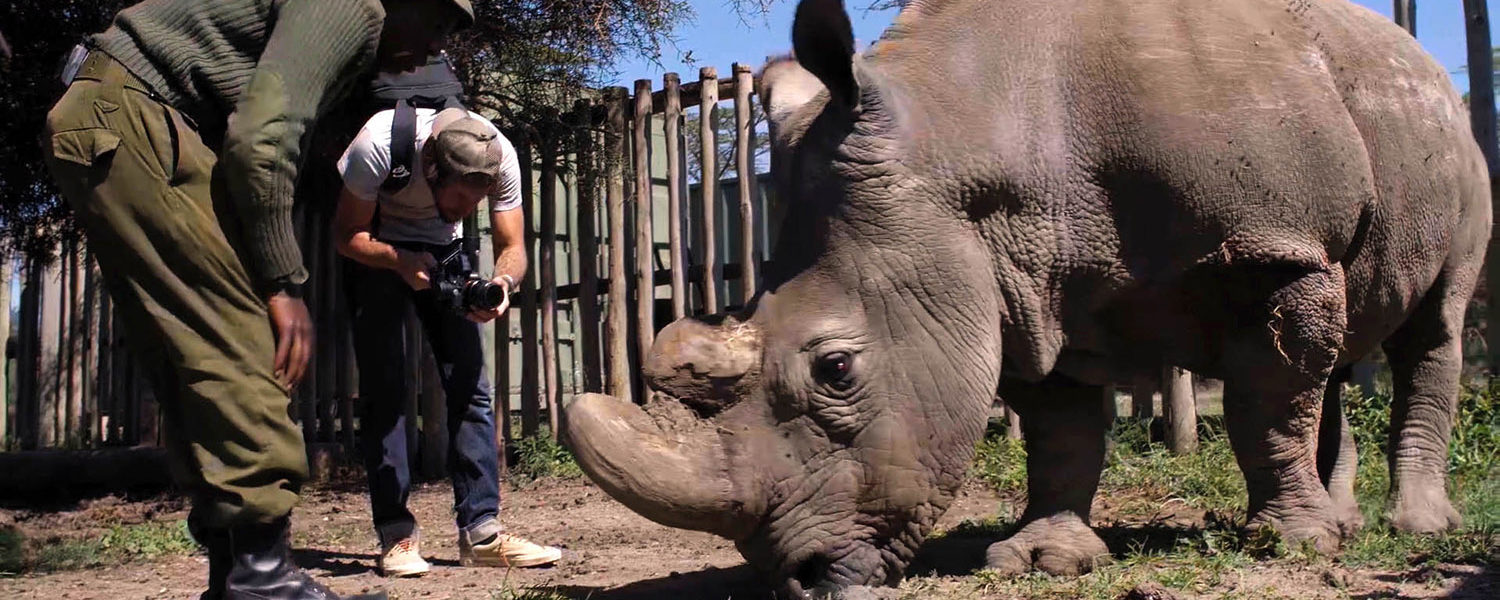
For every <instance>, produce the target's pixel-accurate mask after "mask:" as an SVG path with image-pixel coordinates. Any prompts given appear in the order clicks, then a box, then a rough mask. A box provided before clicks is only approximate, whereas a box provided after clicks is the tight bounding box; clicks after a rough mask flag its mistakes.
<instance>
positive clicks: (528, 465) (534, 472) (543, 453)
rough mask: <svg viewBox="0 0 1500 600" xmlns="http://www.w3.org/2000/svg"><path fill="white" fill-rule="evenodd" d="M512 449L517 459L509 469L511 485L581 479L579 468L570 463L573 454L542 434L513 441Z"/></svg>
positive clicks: (572, 462)
mask: <svg viewBox="0 0 1500 600" xmlns="http://www.w3.org/2000/svg"><path fill="white" fill-rule="evenodd" d="M516 450H517V453H518V454H519V455H520V458H519V460H517V461H516V464H514V465H511V466H510V475H511V480H512V482H514V483H517V484H520V485H524V484H527V483H531V482H535V481H538V480H542V479H548V478H555V479H576V478H578V477H582V476H583V469H580V468H579V467H578V462H577V461H575V460H573V453H572V452H569V451H568V449H567V448H564V447H563V445H562V444H559V443H557V442H556V441H554V440H553V439H552V436H551V435H549V434H548V433H547V432H545V431H544V432H542V433H538V434H537V435H534V436H531V437H525V438H521V439H519V440H516Z"/></svg>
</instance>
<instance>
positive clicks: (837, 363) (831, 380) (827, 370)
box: [813, 352, 854, 392]
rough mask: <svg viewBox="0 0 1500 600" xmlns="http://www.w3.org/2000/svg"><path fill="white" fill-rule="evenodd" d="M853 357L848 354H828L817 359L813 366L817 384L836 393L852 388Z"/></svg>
mask: <svg viewBox="0 0 1500 600" xmlns="http://www.w3.org/2000/svg"><path fill="white" fill-rule="evenodd" d="M853 373H854V355H852V354H849V353H848V352H829V353H828V354H824V355H822V356H819V357H818V360H817V363H816V364H814V365H813V375H814V376H815V377H817V379H818V383H820V384H823V385H826V386H828V387H831V388H833V389H835V390H838V391H841V392H842V391H847V390H848V389H849V388H851V387H853V386H854V374H853Z"/></svg>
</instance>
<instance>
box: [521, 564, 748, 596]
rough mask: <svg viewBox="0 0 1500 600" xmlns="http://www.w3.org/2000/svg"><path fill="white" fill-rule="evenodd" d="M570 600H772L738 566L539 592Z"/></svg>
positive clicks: (561, 587)
mask: <svg viewBox="0 0 1500 600" xmlns="http://www.w3.org/2000/svg"><path fill="white" fill-rule="evenodd" d="M542 589H543V590H546V591H552V592H556V593H559V594H562V595H565V596H567V597H569V598H588V599H589V600H658V599H660V598H732V599H733V600H772V599H773V596H772V595H771V592H770V590H769V589H768V588H767V587H766V586H765V585H764V584H762V583H761V582H759V581H757V579H756V574H755V571H753V570H752V569H751V568H750V567H749V566H746V565H741V566H738V567H734V568H729V569H719V568H713V569H705V570H702V571H695V572H692V573H682V574H677V575H671V576H667V577H658V578H656V579H647V580H644V581H637V582H635V583H631V584H628V585H624V586H621V587H617V588H613V589H600V588H591V587H581V586H559V587H555V588H542Z"/></svg>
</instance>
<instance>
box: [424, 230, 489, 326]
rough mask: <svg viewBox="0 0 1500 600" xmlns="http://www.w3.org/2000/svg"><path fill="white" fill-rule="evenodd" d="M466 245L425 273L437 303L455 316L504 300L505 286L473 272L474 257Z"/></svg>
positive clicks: (443, 258)
mask: <svg viewBox="0 0 1500 600" xmlns="http://www.w3.org/2000/svg"><path fill="white" fill-rule="evenodd" d="M465 242H468V240H465ZM468 245H470V244H468V243H465V244H464V245H463V246H465V247H460V248H458V249H455V250H454V251H453V252H452V253H450V254H448V255H447V256H445V257H442V258H439V259H438V262H437V266H435V267H433V268H431V269H429V270H428V272H427V277H428V279H430V280H431V282H432V290H433V292H434V293H436V294H437V303H438V306H441V307H443V308H444V309H445V310H448V311H449V312H452V313H454V314H457V315H467V314H469V313H471V312H474V311H476V310H491V309H493V308H495V307H496V306H500V303H501V302H503V301H504V300H505V288H504V287H502V286H500V285H498V284H496V283H495V282H493V281H490V280H488V279H484V278H481V277H480V276H479V275H477V274H475V272H474V271H475V269H474V262H475V260H474V259H473V258H472V256H471V253H470V252H468V251H467V250H468V249H467V248H466V246H468ZM475 245H477V244H475Z"/></svg>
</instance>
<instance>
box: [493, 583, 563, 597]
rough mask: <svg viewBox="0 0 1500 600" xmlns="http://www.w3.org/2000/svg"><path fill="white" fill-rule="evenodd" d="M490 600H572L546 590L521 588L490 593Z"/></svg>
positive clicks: (507, 588)
mask: <svg viewBox="0 0 1500 600" xmlns="http://www.w3.org/2000/svg"><path fill="white" fill-rule="evenodd" d="M490 600H573V599H572V598H570V597H568V596H566V595H564V594H563V593H561V592H558V591H556V590H551V589H547V588H521V589H519V590H517V589H515V588H512V587H510V586H505V589H502V590H500V591H497V592H490Z"/></svg>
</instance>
